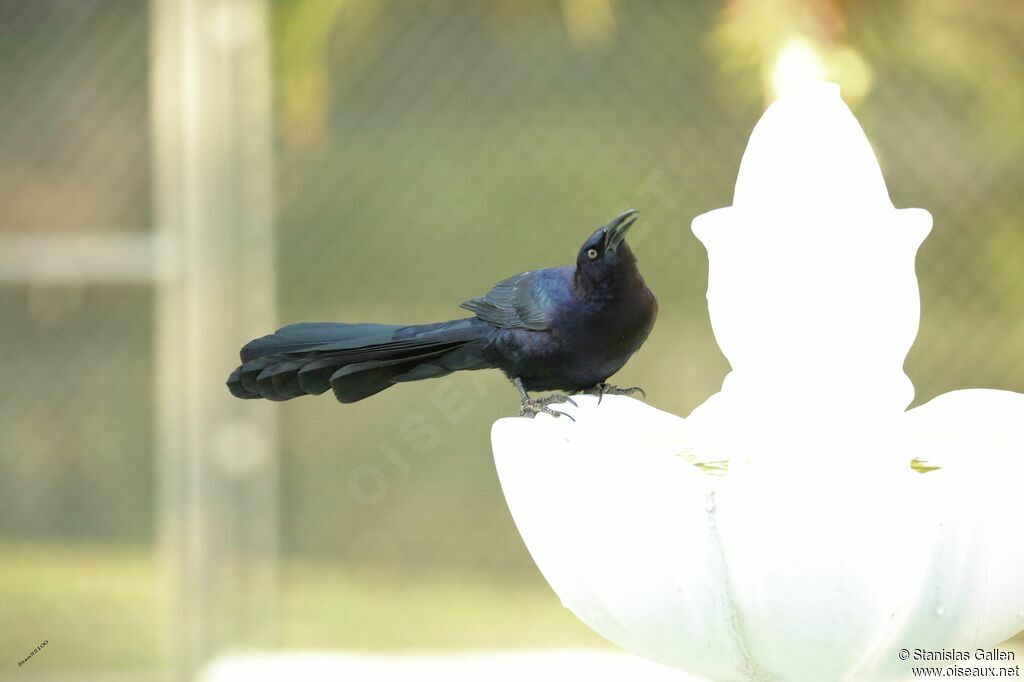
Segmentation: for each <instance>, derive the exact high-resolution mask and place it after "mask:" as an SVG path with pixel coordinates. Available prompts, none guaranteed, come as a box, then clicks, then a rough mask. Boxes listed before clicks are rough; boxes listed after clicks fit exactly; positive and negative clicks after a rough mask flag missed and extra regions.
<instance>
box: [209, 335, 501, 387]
mask: <svg viewBox="0 0 1024 682" xmlns="http://www.w3.org/2000/svg"><path fill="white" fill-rule="evenodd" d="M489 329H490V326H489V325H488V324H487V323H486V322H483V321H482V320H479V319H477V318H475V317H471V318H466V319H462V320H451V321H449V322H438V323H436V324H424V325H390V324H341V323H331V322H313V323H305V324H293V325H289V326H287V327H284V328H282V329H279V330H277V332H275V333H273V334H270V335H268V336H264V337H262V338H259V339H255V340H253V341H250V342H249V343H248V344H246V345H245V347H244V348H242V352H241V356H242V365H241V366H240V367H239V368H238V369H236V370H235V371H234V372H232V373H231V376H229V377H228V381H227V384H228V388H229V389H230V390H231V393H232V394H233V395H235V396H237V397H239V398H266V399H268V400H290V399H292V398H297V397H298V396H301V395H319V394H320V393H323V392H325V391H326V390H327V389H329V388H330V389H334V395H335V397H336V398H337V399H338V401H339V402H343V403H354V402H356V401H357V400H362V399H363V398H368V397H369V396H371V395H373V394H375V393H379V392H380V391H383V390H384V389H385V388H388V387H390V386H393V385H394V384H396V383H401V382H405V381H418V380H420V379H430V378H433V377H439V376H444V375H445V374H450V373H451V372H454V371H457V370H460V369H483V368H486V367H491V366H492V365H491V364H490V363H488V362H487V361H486V360H485V359H484V358H483V357H482V352H481V351H482V349H483V338H484V336H485V335H486V333H487V332H488V331H489Z"/></svg>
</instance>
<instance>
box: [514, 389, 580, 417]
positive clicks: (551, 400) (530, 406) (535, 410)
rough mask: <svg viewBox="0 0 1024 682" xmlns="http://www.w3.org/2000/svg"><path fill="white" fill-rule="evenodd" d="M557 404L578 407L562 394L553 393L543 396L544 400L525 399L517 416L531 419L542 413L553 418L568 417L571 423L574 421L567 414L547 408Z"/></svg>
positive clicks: (573, 401)
mask: <svg viewBox="0 0 1024 682" xmlns="http://www.w3.org/2000/svg"><path fill="white" fill-rule="evenodd" d="M559 403H569V404H570V405H572V406H573V407H579V405H577V404H576V401H575V400H573V399H572V398H570V397H569V396H567V395H564V394H562V393H554V394H552V395H549V396H545V397H544V398H526V399H525V400H523V402H522V409H521V410H520V412H519V414H520V416H523V417H531V418H532V417H536V416H537V415H538V414H541V413H544V414H550V415H551V416H553V417H568V418H569V419H571V420H572V421H576V419H575V418H574V417H573V416H572V415H571V414H569V413H567V412H561V411H559V410H552V409H551V408H550V407H549V405H554V404H559Z"/></svg>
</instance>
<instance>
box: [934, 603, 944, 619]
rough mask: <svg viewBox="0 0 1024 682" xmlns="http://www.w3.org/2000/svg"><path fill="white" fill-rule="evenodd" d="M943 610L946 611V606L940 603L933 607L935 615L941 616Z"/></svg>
mask: <svg viewBox="0 0 1024 682" xmlns="http://www.w3.org/2000/svg"><path fill="white" fill-rule="evenodd" d="M945 612H946V607H945V606H942V605H941V604H940V605H939V606H937V607H936V608H935V615H936V616H941V615H942V614H944V613H945Z"/></svg>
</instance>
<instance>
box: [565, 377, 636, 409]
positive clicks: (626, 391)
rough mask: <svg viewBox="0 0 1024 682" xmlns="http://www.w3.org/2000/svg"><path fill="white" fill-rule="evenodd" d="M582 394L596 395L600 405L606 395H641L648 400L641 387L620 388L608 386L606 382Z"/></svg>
mask: <svg viewBox="0 0 1024 682" xmlns="http://www.w3.org/2000/svg"><path fill="white" fill-rule="evenodd" d="M581 393H585V394H587V395H596V396H597V404H598V405H600V404H601V398H603V397H605V396H606V395H636V394H637V393H639V394H640V395H641V396H643V399H644V400H647V392H646V391H645V390H644V389H642V388H640V387H639V386H628V387H626V388H619V387H618V386H614V385H612V384H606V383H604V382H601V383H600V384H598V385H597V386H594V387H593V388H588V389H587V390H586V391H581Z"/></svg>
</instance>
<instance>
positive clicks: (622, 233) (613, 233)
mask: <svg viewBox="0 0 1024 682" xmlns="http://www.w3.org/2000/svg"><path fill="white" fill-rule="evenodd" d="M639 214H640V211H638V210H636V209H635V208H631V209H629V210H628V211H626V212H625V213H623V214H622V215H620V216H617V217H616V218H614V219H613V220H612V221H611V222H610V223H608V224H607V225H605V226H604V233H605V240H604V243H605V251H614V250H615V249H617V248H619V244H621V243H622V242H623V240H625V239H626V233H627V232H629V228H631V227H633V224H634V223H636V221H637V217H638V216H639Z"/></svg>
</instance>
